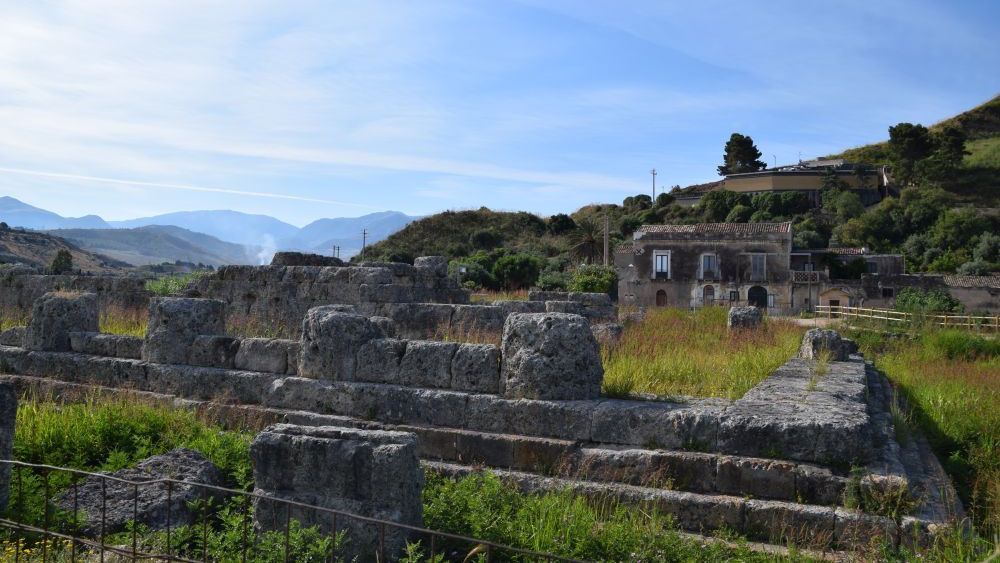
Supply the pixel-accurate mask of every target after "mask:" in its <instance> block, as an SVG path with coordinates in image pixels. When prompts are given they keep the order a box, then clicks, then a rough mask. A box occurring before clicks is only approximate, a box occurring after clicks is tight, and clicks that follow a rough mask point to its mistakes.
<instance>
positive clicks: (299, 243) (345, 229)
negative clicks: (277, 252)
mask: <svg viewBox="0 0 1000 563" xmlns="http://www.w3.org/2000/svg"><path fill="white" fill-rule="evenodd" d="M414 219H416V217H410V216H409V215H406V214H404V213H400V212H399V211H382V212H379V213H371V214H368V215H364V216H361V217H349V218H340V219H319V220H317V221H313V222H312V223H309V224H308V225H306V226H305V227H302V228H301V229H299V232H298V233H296V234H295V235H294V236H291V237H288V238H286V239H282V240H280V241H278V247H279V248H280V249H282V250H286V249H287V250H305V251H310V252H318V253H320V254H327V253H329V252H330V251H331V249H332V248H333V247H334V246H339V247H340V253H341V256H343V257H345V258H346V257H349V256H352V255H354V254H357V253H358V252H359V251H360V250H361V244H362V235H361V233H362V231H363V230H367V231H368V244H374V243H376V242H378V241H380V240H384V239H385V238H386V237H388V236H389V235H391V234H393V233H395V232H396V231H398V230H400V229H402V228H403V227H405V226H407V225H409V224H410V223H411V222H413V220H414Z"/></svg>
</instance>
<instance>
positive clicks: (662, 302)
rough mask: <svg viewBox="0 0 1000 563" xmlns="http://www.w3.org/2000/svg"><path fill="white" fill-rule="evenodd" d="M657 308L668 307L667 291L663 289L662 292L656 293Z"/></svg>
mask: <svg viewBox="0 0 1000 563" xmlns="http://www.w3.org/2000/svg"><path fill="white" fill-rule="evenodd" d="M656 306H657V307H666V306H667V292H666V291H663V290H662V289H661V290H660V291H657V292H656Z"/></svg>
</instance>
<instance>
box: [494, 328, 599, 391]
mask: <svg viewBox="0 0 1000 563" xmlns="http://www.w3.org/2000/svg"><path fill="white" fill-rule="evenodd" d="M502 354H503V360H502V364H501V366H502V367H501V374H500V391H501V393H503V395H504V396H505V397H508V398H526V399H549V400H574V399H594V398H597V397H599V396H600V393H601V380H602V378H603V377H604V368H603V367H602V365H601V354H600V350H599V348H598V345H597V340H595V339H594V335H593V333H591V332H590V323H589V322H588V321H587V319H585V318H583V317H581V316H579V315H568V314H562V313H527V314H513V315H510V316H509V317H507V322H506V323H505V324H504V330H503V345H502Z"/></svg>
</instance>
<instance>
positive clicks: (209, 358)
mask: <svg viewBox="0 0 1000 563" xmlns="http://www.w3.org/2000/svg"><path fill="white" fill-rule="evenodd" d="M239 349H240V339H238V338H234V337H232V336H222V335H216V334H202V335H199V336H196V337H195V338H194V341H193V342H192V343H191V351H190V352H189V353H188V363H189V364H191V365H193V366H202V367H207V368H225V369H232V367H233V363H234V361H235V359H236V353H237V352H238V351H239Z"/></svg>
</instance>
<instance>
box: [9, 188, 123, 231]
mask: <svg viewBox="0 0 1000 563" xmlns="http://www.w3.org/2000/svg"><path fill="white" fill-rule="evenodd" d="M0 221H3V222H4V223H7V224H8V225H10V226H11V227H24V228H26V229H37V230H46V229H106V228H108V226H109V225H108V224H107V223H106V222H105V221H104V219H101V218H100V217H98V216H97V215H85V216H83V217H63V216H61V215H58V214H56V213H53V212H51V211H46V210H44V209H41V208H38V207H34V206H32V205H28V204H27V203H24V202H23V201H20V200H17V199H14V198H12V197H8V196H4V197H0Z"/></svg>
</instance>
